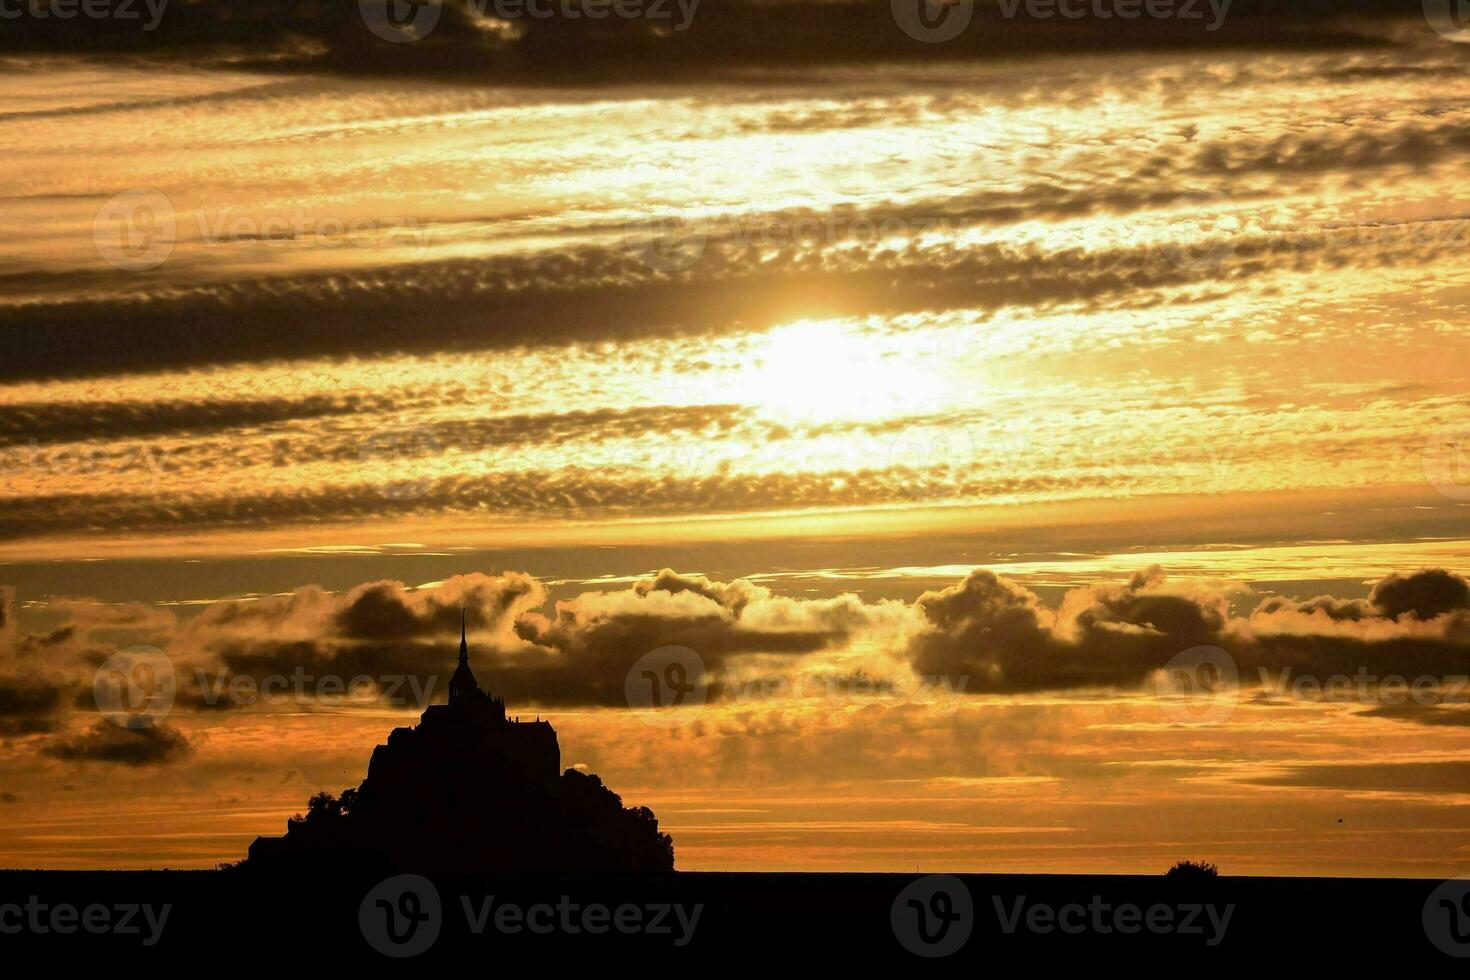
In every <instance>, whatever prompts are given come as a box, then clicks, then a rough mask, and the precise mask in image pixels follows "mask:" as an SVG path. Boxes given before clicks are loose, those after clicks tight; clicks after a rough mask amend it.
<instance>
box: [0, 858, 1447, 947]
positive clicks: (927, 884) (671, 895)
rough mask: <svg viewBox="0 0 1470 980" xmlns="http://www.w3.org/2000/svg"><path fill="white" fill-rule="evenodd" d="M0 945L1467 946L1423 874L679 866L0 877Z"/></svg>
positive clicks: (1440, 894)
mask: <svg viewBox="0 0 1470 980" xmlns="http://www.w3.org/2000/svg"><path fill="white" fill-rule="evenodd" d="M0 949H3V950H6V951H11V952H21V951H27V952H34V953H36V954H40V955H41V956H42V957H44V958H43V959H42V960H40V961H39V962H42V963H45V962H50V961H52V959H53V958H54V959H59V960H78V959H80V960H95V961H97V962H99V963H100V962H109V963H113V964H116V963H122V962H125V961H128V962H132V963H140V964H142V963H149V962H159V963H162V962H166V961H172V962H174V963H177V964H178V965H180V966H188V965H190V964H192V965H194V966H196V967H205V966H206V965H219V964H233V965H235V966H237V967H241V968H246V969H250V968H262V967H267V966H268V965H279V966H289V965H292V964H306V963H333V964H335V965H337V966H341V965H343V964H345V963H350V962H355V961H358V960H359V959H361V960H369V961H370V960H373V959H380V958H383V957H387V956H395V957H400V958H404V959H405V962H406V963H412V964H413V965H419V964H423V963H426V962H433V961H436V960H444V959H454V960H456V961H461V962H462V961H464V960H465V958H468V959H469V961H471V962H474V961H479V962H481V963H485V964H486V965H489V964H491V963H494V964H496V965H498V966H514V965H519V964H525V965H527V966H532V965H535V964H542V965H545V964H549V963H555V962H560V961H565V960H569V959H570V960H577V961H583V962H589V961H591V962H601V963H602V964H604V965H618V966H624V967H626V966H632V967H634V968H643V969H647V968H650V967H657V966H660V965H663V964H665V963H667V964H669V965H673V966H680V965H685V966H700V967H704V966H716V967H720V966H724V967H729V966H739V967H746V968H748V967H757V968H770V969H780V968H781V967H782V966H783V965H787V964H791V963H793V962H797V961H809V960H814V961H822V962H856V963H859V964H865V965H870V966H872V965H884V966H891V965H905V964H907V965H914V966H923V965H926V964H930V963H932V964H933V965H935V966H945V965H948V966H956V965H960V966H963V965H965V964H971V965H973V966H980V965H989V966H994V965H995V964H996V963H997V962H998V961H1001V962H1010V963H1016V964H1022V963H1024V964H1026V965H1034V966H1045V965H1047V964H1050V963H1056V962H1072V963H1074V964H1075V963H1085V964H1089V965H1094V966H1096V965H1099V964H1103V963H1107V962H1109V961H1112V960H1114V959H1117V960H1118V961H1119V962H1125V963H1126V962H1147V961H1158V962H1160V963H1163V964H1171V965H1173V966H1175V967H1179V968H1185V969H1189V970H1193V969H1195V968H1197V967H1199V966H1203V965H1206V964H1209V963H1211V962H1229V963H1232V964H1251V963H1257V964H1268V963H1270V964H1275V963H1279V962H1280V961H1282V960H1294V961H1307V962H1312V963H1316V964H1321V965H1335V964H1341V965H1362V964H1363V963H1364V962H1366V961H1369V960H1372V961H1383V960H1390V961H1395V962H1398V963H1402V964H1404V965H1419V964H1422V965H1438V966H1442V967H1451V968H1457V967H1459V966H1460V965H1461V964H1464V963H1465V962H1466V961H1465V960H1458V959H1456V958H1454V957H1453V956H1452V955H1450V954H1451V953H1452V952H1458V953H1460V954H1462V955H1470V902H1467V900H1466V892H1465V889H1464V888H1463V887H1462V886H1461V883H1458V882H1452V883H1450V884H1449V885H1445V884H1444V883H1442V882H1439V881H1428V880H1425V881H1411V880H1370V879H1302V878H1291V879H1289V878H1228V877H1227V878H1220V879H1216V880H1210V881H1202V882H1196V883H1179V882H1173V881H1166V880H1164V879H1163V878H1160V877H1132V876H1080V875H1077V876H1071V875H1058V876H1051V875H1035V876H1030V875H1024V876H1017V875H963V876H960V877H959V878H950V877H947V876H921V875H874V874H703V873H687V872H686V873H677V874H671V875H665V876H648V877H640V876H630V877H608V876H545V877H536V878H529V877H521V878H508V879H477V880H463V881H447V880H445V881H438V882H435V883H433V884H432V885H430V884H429V883H427V882H425V881H424V880H422V879H417V880H415V879H402V880H398V879H390V880H388V881H387V882H383V881H382V880H380V879H376V878H364V879H360V880H359V879H357V878H355V877H354V876H346V877H343V876H337V877H295V878H276V877H263V876H257V875H249V874H240V873H231V872H148V873H131V872H111V873H66V872H5V873H0ZM1442 949H1443V950H1449V951H1450V952H1444V951H1442ZM936 954H939V955H936ZM120 957H121V958H120Z"/></svg>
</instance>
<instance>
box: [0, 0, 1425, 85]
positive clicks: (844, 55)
mask: <svg viewBox="0 0 1470 980" xmlns="http://www.w3.org/2000/svg"><path fill="white" fill-rule="evenodd" d="M530 6H531V5H529V4H527V5H525V7H522V6H520V5H516V9H517V10H522V9H526V8H529V7H530ZM548 6H550V5H548ZM647 6H648V8H649V9H650V10H657V11H661V12H662V14H661V16H660V18H658V19H643V18H639V19H627V18H620V17H610V16H606V14H605V13H604V16H603V17H600V18H599V17H590V16H580V17H566V16H554V17H549V18H547V17H541V18H534V17H530V16H520V17H516V18H511V19H508V20H507V19H502V18H499V17H497V16H496V13H495V8H494V7H491V8H489V11H488V13H487V14H486V15H485V16H483V17H481V16H478V15H477V14H476V12H475V11H476V10H478V9H484V7H485V5H484V4H476V3H472V2H470V0H443V3H442V5H440V13H439V16H438V19H437V22H436V25H435V27H434V28H433V30H432V31H430V32H429V33H427V34H425V35H424V36H422V37H421V38H420V39H418V40H416V41H414V42H413V43H397V44H395V43H390V42H388V41H383V40H379V39H378V38H377V37H375V36H374V35H373V34H372V33H371V32H369V30H368V29H367V28H366V26H365V24H364V22H363V19H362V17H361V16H360V15H359V13H358V5H357V4H355V3H354V4H321V3H313V2H307V0H269V2H265V0H211V2H209V3H174V4H169V5H168V6H167V7H166V8H165V11H164V15H163V17H162V18H161V20H160V22H159V23H158V24H157V25H155V26H154V27H153V28H152V29H151V30H148V31H141V30H139V29H138V28H139V22H138V21H123V20H117V19H112V20H92V19H82V18H77V19H61V18H56V17H49V18H22V19H20V20H18V21H14V22H12V23H11V24H10V25H9V26H10V28H11V29H10V30H7V32H6V35H5V41H6V46H5V50H6V51H7V52H11V53H14V52H24V51H43V52H51V53H55V52H68V51H69V52H84V53H87V54H89V55H92V56H97V55H100V54H105V53H115V54H128V55H130V56H134V57H150V58H153V59H156V60H160V61H174V62H177V61H183V62H188V63H195V64H204V65H210V64H217V65H221V66H226V67H230V68H238V67H240V66H242V65H244V66H246V67H250V66H252V65H254V66H257V67H271V68H275V69H277V70H280V69H283V68H284V69H289V70H292V71H297V72H300V71H313V70H314V71H321V72H338V73H349V74H371V75H394V74H419V75H433V76H451V77H464V78H484V79H495V80H497V81H498V82H500V83H502V84H504V83H507V82H509V83H515V82H527V83H534V82H537V81H546V80H555V81H560V82H563V83H565V82H566V81H567V80H568V79H569V78H570V79H576V78H578V77H579V76H583V75H585V76H586V77H589V78H593V77H595V78H609V77H611V78H614V79H620V80H624V81H634V80H639V79H646V78H649V77H672V78H678V79H681V80H684V79H688V78H690V77H691V76H692V77H699V76H701V75H702V76H704V77H712V76H714V77H717V76H718V75H719V74H721V73H723V72H729V71H734V70H736V69H740V68H750V67H754V66H760V67H779V68H784V69H789V70H806V71H811V70H813V69H815V68H817V67H820V66H822V65H829V64H858V65H863V64H871V63H873V62H878V61H882V62H909V61H931V60H933V59H936V58H944V59H948V60H958V59H992V58H997V57H1005V58H1008V59H1014V58H1018V57H1027V56H1033V57H1034V56H1045V55H1052V54H1057V53H1064V52H1068V53H1089V54H1090V53H1092V52H1095V51H1097V50H1099V49H1103V48H1107V49H1111V50H1137V49H1144V50H1147V49H1158V48H1170V47H1177V46H1183V45H1187V46H1189V47H1190V48H1200V47H1206V48H1216V49H1220V48H1242V47H1243V48H1258V47H1262V46H1279V45H1289V46H1292V47H1307V48H1325V49H1329V50H1336V49H1341V48H1345V47H1347V48H1351V47H1360V46H1365V45H1368V44H1370V43H1383V41H1382V35H1383V34H1384V33H1385V31H1384V29H1383V28H1382V27H1380V26H1378V23H1376V22H1381V21H1382V20H1385V19H1387V18H1393V17H1397V18H1402V17H1403V16H1404V12H1403V11H1402V9H1401V8H1400V7H1399V6H1395V5H1392V4H1389V3H1384V2H1381V0H1355V2H1339V3H1336V4H1333V5H1332V6H1331V7H1330V8H1328V9H1327V10H1323V9H1322V8H1321V7H1320V6H1318V5H1316V4H1313V3H1310V2H1298V3H1295V4H1280V3H1268V2H1266V0H1236V2H1235V3H1234V4H1233V5H1232V7H1231V9H1230V16H1229V17H1228V18H1224V19H1223V20H1222V21H1219V22H1215V19H1214V18H1213V17H1212V16H1210V15H1209V14H1208V12H1206V11H1204V10H1203V5H1202V6H1201V8H1200V9H1201V14H1202V17H1201V19H1189V18H1187V17H1174V18H1143V19H1127V20H1121V19H1118V18H1099V17H1086V18H1081V19H1069V18H1050V19H1044V20H1038V19H1035V18H1027V17H1019V18H1007V17H1005V16H1004V15H1003V14H1002V12H1001V9H1000V7H998V6H996V5H994V4H976V7H975V13H974V20H973V22H972V23H971V24H970V25H969V27H968V29H967V30H965V31H963V32H962V33H960V34H959V35H958V36H957V37H955V38H954V39H952V40H950V41H948V42H947V43H945V44H943V45H932V44H925V43H922V42H920V41H917V40H914V39H912V38H910V37H908V36H906V35H905V34H904V33H903V32H902V31H901V30H899V29H898V27H897V25H896V23H895V21H894V18H893V16H892V14H891V13H890V9H889V4H886V3H885V4H875V3H867V2H864V0H845V2H830V0H829V2H818V0H781V2H777V3H765V2H757V0H722V2H720V3H705V4H703V5H687V4H679V3H673V2H670V3H665V4H656V5H655V4H649V5H647ZM686 7H688V8H689V12H690V13H691V14H693V16H692V17H690V16H687V15H686V14H685V13H684V10H685V8H686ZM543 9H544V8H543ZM1206 24H1213V27H1212V28H1211V29H1208V30H1207V29H1206ZM1420 26H1421V28H1422V27H1423V25H1422V24H1421V25H1420ZM1425 30H1427V29H1425ZM936 49H940V50H936Z"/></svg>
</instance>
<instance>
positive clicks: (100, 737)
mask: <svg viewBox="0 0 1470 980" xmlns="http://www.w3.org/2000/svg"><path fill="white" fill-rule="evenodd" d="M192 750H193V749H192V746H191V745H190V743H189V740H188V739H187V738H186V737H185V736H184V733H183V732H181V731H179V730H178V729H177V728H174V727H172V726H170V725H165V724H153V725H148V726H140V727H136V728H124V727H123V726H121V725H115V724H113V723H112V722H110V721H105V720H104V721H98V722H96V723H94V724H93V725H92V726H91V727H90V728H88V729H86V730H85V731H82V732H78V733H74V734H68V735H63V736H59V737H57V738H56V739H54V740H52V741H50V742H48V743H47V744H46V745H44V746H42V748H41V752H42V754H44V755H48V756H51V757H52V758H56V759H62V760H64V761H67V762H105V763H112V764H115V765H124V766H157V765H164V764H166V763H171V762H177V761H179V760H181V759H184V758H186V757H187V756H188V755H189V754H190V752H191V751H192Z"/></svg>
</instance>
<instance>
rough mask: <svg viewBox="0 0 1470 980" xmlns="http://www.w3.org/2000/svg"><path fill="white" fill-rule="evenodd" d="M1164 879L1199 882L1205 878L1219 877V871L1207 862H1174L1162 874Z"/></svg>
mask: <svg viewBox="0 0 1470 980" xmlns="http://www.w3.org/2000/svg"><path fill="white" fill-rule="evenodd" d="M1164 877H1165V878H1174V879H1177V880H1180V881H1200V880H1202V879H1205V878H1218V877H1220V869H1219V868H1217V867H1215V865H1213V864H1210V863H1209V862H1208V861H1176V862H1175V863H1174V865H1173V866H1172V867H1171V868H1169V870H1168V871H1165V872H1164Z"/></svg>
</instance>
